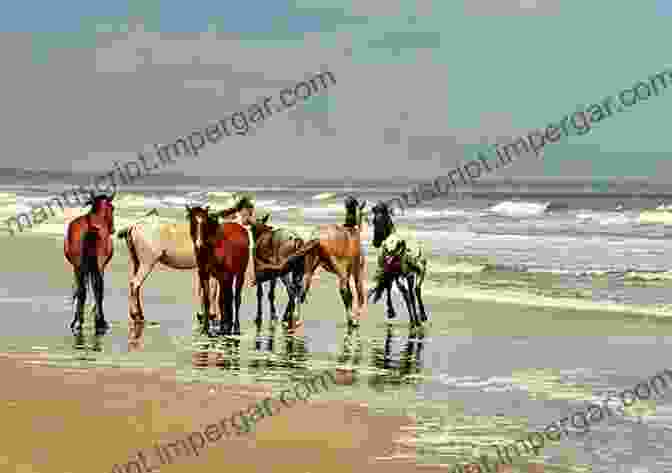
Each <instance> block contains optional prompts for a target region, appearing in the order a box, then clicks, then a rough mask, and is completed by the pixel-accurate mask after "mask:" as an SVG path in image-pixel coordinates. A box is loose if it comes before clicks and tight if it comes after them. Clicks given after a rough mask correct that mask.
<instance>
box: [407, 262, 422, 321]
mask: <svg viewBox="0 0 672 473" xmlns="http://www.w3.org/2000/svg"><path fill="white" fill-rule="evenodd" d="M406 283H407V284H408V300H409V301H410V302H411V309H412V310H413V319H414V320H415V324H416V325H420V318H419V317H418V308H417V307H416V305H415V274H413V273H409V274H407V275H406Z"/></svg>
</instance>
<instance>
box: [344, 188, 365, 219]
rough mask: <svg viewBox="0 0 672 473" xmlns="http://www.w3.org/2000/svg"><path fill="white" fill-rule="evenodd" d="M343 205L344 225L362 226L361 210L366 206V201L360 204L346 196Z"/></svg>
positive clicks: (354, 198) (355, 199)
mask: <svg viewBox="0 0 672 473" xmlns="http://www.w3.org/2000/svg"><path fill="white" fill-rule="evenodd" d="M344 204H345V225H346V226H354V225H361V224H362V216H363V215H364V212H363V209H364V207H365V206H366V201H365V200H364V201H362V202H361V203H360V202H359V201H358V200H357V198H356V197H353V196H351V195H349V196H347V197H346V198H345V201H344Z"/></svg>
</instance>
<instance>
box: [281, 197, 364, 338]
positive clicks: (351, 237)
mask: <svg viewBox="0 0 672 473" xmlns="http://www.w3.org/2000/svg"><path fill="white" fill-rule="evenodd" d="M365 205H366V201H363V202H362V203H359V202H358V201H357V199H356V198H354V197H352V196H348V197H347V198H346V199H345V211H346V216H345V224H344V225H337V224H328V225H320V226H319V227H318V228H317V230H316V231H315V232H313V235H312V238H311V239H310V240H309V241H308V242H307V243H306V244H305V245H304V246H303V247H302V248H301V249H299V250H298V251H297V252H295V253H294V255H292V256H291V257H290V260H291V259H293V258H296V257H302V256H305V258H304V265H305V266H304V277H303V287H302V292H301V296H300V303H301V304H303V303H304V302H305V301H306V296H307V295H308V291H309V290H310V284H311V282H312V280H313V274H314V273H315V270H316V269H317V267H318V266H322V267H323V268H324V269H326V270H327V271H329V272H330V273H333V274H335V275H336V276H337V277H338V286H339V291H340V294H341V299H342V300H343V305H344V306H345V310H346V317H347V321H348V325H349V326H356V325H358V324H359V317H357V318H353V317H352V301H353V294H352V291H351V289H350V278H351V277H352V278H353V279H354V282H355V289H356V291H357V302H358V303H359V309H360V310H361V309H362V308H363V307H364V304H365V300H366V298H365V295H364V264H365V261H364V253H363V251H362V242H361V236H360V232H361V228H362V227H361V223H362V218H363V211H364V207H365Z"/></svg>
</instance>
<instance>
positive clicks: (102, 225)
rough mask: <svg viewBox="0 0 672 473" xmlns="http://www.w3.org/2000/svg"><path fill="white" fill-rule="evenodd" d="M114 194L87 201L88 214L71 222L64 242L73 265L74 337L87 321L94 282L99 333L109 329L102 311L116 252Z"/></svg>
mask: <svg viewBox="0 0 672 473" xmlns="http://www.w3.org/2000/svg"><path fill="white" fill-rule="evenodd" d="M115 195H116V193H113V194H112V195H111V196H107V195H98V196H95V197H93V196H92V198H91V199H90V200H89V201H88V202H86V203H85V204H84V206H89V205H90V206H91V210H89V212H87V213H86V214H85V215H80V216H79V217H77V218H75V219H74V220H72V221H71V222H70V223H69V224H68V228H67V230H66V234H65V241H64V243H63V254H64V255H65V259H66V260H67V261H68V262H69V263H70V264H71V265H72V267H73V272H74V279H75V290H74V294H73V296H72V298H73V302H74V301H75V300H76V301H77V305H76V308H75V317H74V319H73V321H72V323H71V324H70V329H71V330H72V332H73V334H74V335H75V336H77V335H81V332H82V325H83V324H84V304H85V303H86V290H87V289H86V288H87V286H88V285H89V282H90V283H91V287H92V289H93V294H94V298H95V303H96V323H95V327H96V335H103V334H104V333H105V332H107V330H108V329H109V324H108V323H107V321H106V320H105V315H104V313H103V295H104V280H103V273H104V272H105V268H106V267H107V265H108V263H109V262H110V260H111V259H112V254H113V253H114V249H113V245H112V234H113V233H114V205H113V204H112V201H113V200H114V196H115Z"/></svg>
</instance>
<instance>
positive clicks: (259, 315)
mask: <svg viewBox="0 0 672 473" xmlns="http://www.w3.org/2000/svg"><path fill="white" fill-rule="evenodd" d="M263 285H264V283H262V282H260V281H257V318H256V319H254V323H255V324H257V326H259V325H261V322H262V320H263V315H264V311H263V304H264V289H263Z"/></svg>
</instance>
